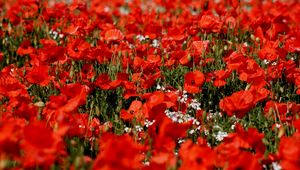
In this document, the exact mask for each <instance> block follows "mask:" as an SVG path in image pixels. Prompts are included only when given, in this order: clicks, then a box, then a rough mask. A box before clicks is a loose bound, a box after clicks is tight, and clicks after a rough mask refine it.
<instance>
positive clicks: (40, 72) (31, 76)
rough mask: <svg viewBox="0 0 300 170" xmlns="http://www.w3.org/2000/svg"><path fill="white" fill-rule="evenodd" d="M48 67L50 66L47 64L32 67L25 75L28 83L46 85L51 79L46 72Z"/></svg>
mask: <svg viewBox="0 0 300 170" xmlns="http://www.w3.org/2000/svg"><path fill="white" fill-rule="evenodd" d="M49 69H50V68H49V67H48V66H47V65H41V66H36V67H33V69H32V70H31V71H30V72H29V73H28V74H27V75H26V78H27V80H28V81H29V82H30V83H33V84H39V85H41V86H47V85H48V84H49V82H50V80H51V77H50V76H49V74H48V72H49Z"/></svg>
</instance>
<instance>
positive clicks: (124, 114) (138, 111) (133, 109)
mask: <svg viewBox="0 0 300 170" xmlns="http://www.w3.org/2000/svg"><path fill="white" fill-rule="evenodd" d="M142 106H143V104H142V102H141V101H137V100H135V101H133V102H132V103H131V104H130V107H129V109H128V110H124V109H122V110H121V113H120V114H121V118H122V119H123V120H132V119H133V118H134V117H137V118H138V117H141V116H142Z"/></svg>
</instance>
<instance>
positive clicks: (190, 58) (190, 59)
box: [188, 54, 192, 62]
mask: <svg viewBox="0 0 300 170" xmlns="http://www.w3.org/2000/svg"><path fill="white" fill-rule="evenodd" d="M188 61H189V62H190V61H192V56H191V55H190V54H188Z"/></svg>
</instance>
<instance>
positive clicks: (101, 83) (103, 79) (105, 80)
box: [95, 73, 111, 90]
mask: <svg viewBox="0 0 300 170" xmlns="http://www.w3.org/2000/svg"><path fill="white" fill-rule="evenodd" d="M110 82H111V80H110V77H109V76H108V74H106V73H102V74H100V75H99V76H98V78H97V79H96V82H95V84H96V85H97V86H98V87H100V88H101V89H104V90H109V89H110V88H111V86H110V85H109V84H110Z"/></svg>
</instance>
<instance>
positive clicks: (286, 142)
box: [278, 132, 300, 170]
mask: <svg viewBox="0 0 300 170" xmlns="http://www.w3.org/2000/svg"><path fill="white" fill-rule="evenodd" d="M299 145H300V133H299V132H296V133H294V134H293V136H291V137H285V136H284V137H282V138H281V140H280V143H279V149H278V151H279V156H280V159H281V160H280V165H281V167H282V168H283V169H286V170H293V169H299V167H300V157H299V155H300V148H299Z"/></svg>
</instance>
